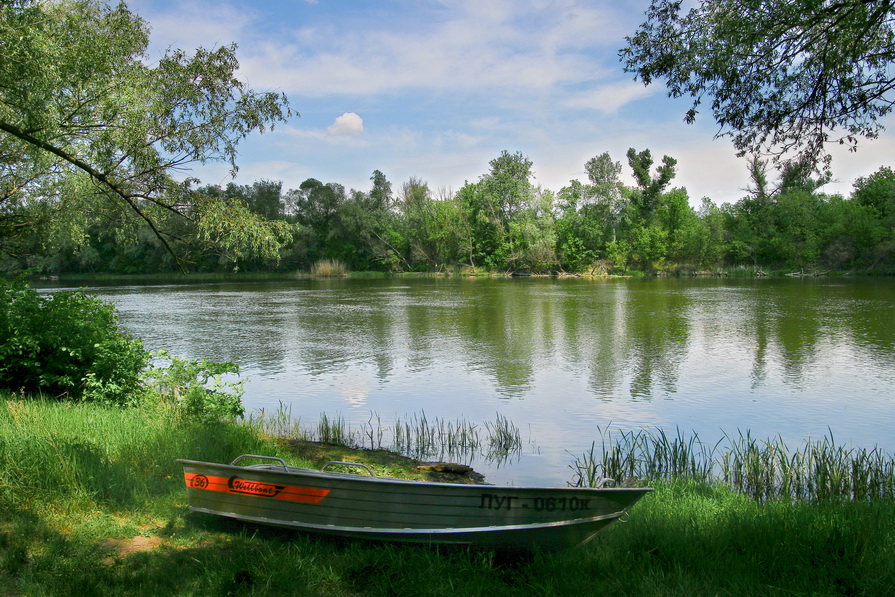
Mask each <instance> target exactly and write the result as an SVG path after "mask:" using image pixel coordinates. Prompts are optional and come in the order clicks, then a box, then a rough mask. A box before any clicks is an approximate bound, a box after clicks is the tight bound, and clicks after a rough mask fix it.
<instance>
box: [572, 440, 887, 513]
mask: <svg viewBox="0 0 895 597" xmlns="http://www.w3.org/2000/svg"><path fill="white" fill-rule="evenodd" d="M599 431H600V436H601V443H600V448H599V449H598V448H597V444H596V442H594V443H593V444H591V448H590V450H588V451H587V452H585V453H584V454H582V455H581V456H578V457H576V458H575V460H574V462H573V463H572V464H571V465H570V466H571V468H572V470H573V473H574V476H573V479H572V481H571V483H570V484H572V485H575V486H580V487H596V486H599V485H600V484H601V483H603V482H604V480H605V479H607V478H611V479H613V480H615V481H620V480H626V479H630V478H637V479H642V480H645V481H648V482H656V481H661V480H669V479H678V478H680V479H692V480H695V481H698V482H706V483H721V484H724V485H726V486H727V487H729V488H730V489H732V490H734V491H736V492H738V493H742V494H745V495H748V496H750V497H752V498H753V499H755V500H758V501H768V500H772V499H794V500H808V501H811V502H824V501H834V500H852V501H864V502H869V501H878V500H883V499H888V500H891V499H893V498H895V458H893V457H892V456H891V455H889V454H887V453H886V452H885V451H883V450H882V449H880V448H879V447H874V448H872V449H869V450H868V449H866V448H852V447H844V446H841V445H836V443H835V441H834V438H833V436H832V433H831V434H830V435H829V436H826V437H824V438H823V439H821V440H818V441H806V442H805V443H804V445H803V446H802V447H801V448H800V449H798V450H791V449H790V448H789V447H788V446H787V445H786V443H785V442H784V441H783V439H782V438H781V437H779V436H778V437H777V438H772V439H766V440H757V439H755V438H753V437H752V435H751V434H750V433H749V432H746V433H745V434H743V433H742V432H740V433H739V434H738V435H737V436H736V437H731V436H728V435H725V436H724V438H722V440H719V441H718V442H717V443H715V444H714V445H709V444H705V443H703V442H702V441H701V440H700V439H699V437H698V436H697V435H696V434H693V435H691V436H689V437H688V436H684V435H683V434H682V433H681V431H680V430H679V429H678V430H676V433H675V435H668V434H666V432H665V431H664V430H661V429H658V430H656V431H655V432H651V431H648V430H639V431H636V432H635V431H621V432H620V433H619V434H618V435H617V436H615V437H614V436H613V435H612V433H611V431H609V430H608V429H607V430H605V431H604V430H602V429H600V430H599Z"/></svg>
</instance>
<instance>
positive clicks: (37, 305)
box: [0, 279, 150, 404]
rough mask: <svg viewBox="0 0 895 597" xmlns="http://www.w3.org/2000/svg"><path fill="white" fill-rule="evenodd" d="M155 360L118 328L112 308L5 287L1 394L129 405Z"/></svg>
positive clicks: (16, 285) (83, 298)
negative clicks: (142, 377) (10, 393)
mask: <svg viewBox="0 0 895 597" xmlns="http://www.w3.org/2000/svg"><path fill="white" fill-rule="evenodd" d="M149 357H150V355H149V353H148V352H147V351H146V350H145V349H144V348H143V343H142V342H141V341H140V340H139V339H134V338H131V337H130V336H129V335H127V334H125V333H123V332H122V331H121V329H120V328H119V327H118V318H117V315H116V313H115V308H114V306H113V305H110V304H107V303H104V302H103V301H102V300H100V299H98V298H96V297H90V296H87V295H86V294H84V293H82V292H56V293H52V294H41V293H38V292H37V291H35V290H34V289H32V288H30V287H29V286H28V285H27V284H26V283H25V282H24V281H22V280H21V279H18V280H14V281H12V282H5V281H0V387H3V388H8V389H10V390H12V391H20V390H21V391H25V392H29V393H43V394H45V395H49V396H52V397H56V398H67V399H70V398H73V399H79V400H90V401H103V402H109V403H114V404H127V403H129V402H131V401H132V400H133V399H134V398H135V397H136V396H137V395H138V394H139V392H140V388H141V372H142V370H143V369H144V368H145V367H146V365H147V364H148V363H149Z"/></svg>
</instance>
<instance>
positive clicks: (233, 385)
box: [142, 350, 245, 421]
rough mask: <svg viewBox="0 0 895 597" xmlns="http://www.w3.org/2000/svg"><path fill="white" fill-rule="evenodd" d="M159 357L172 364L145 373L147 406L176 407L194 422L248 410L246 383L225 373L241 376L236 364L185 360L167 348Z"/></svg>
mask: <svg viewBox="0 0 895 597" xmlns="http://www.w3.org/2000/svg"><path fill="white" fill-rule="evenodd" d="M155 357H156V358H157V359H160V360H164V361H167V362H168V364H167V366H165V367H159V366H152V367H149V368H148V369H147V370H146V371H145V372H144V382H145V392H144V401H143V404H142V405H143V406H144V407H145V408H153V407H158V408H161V409H163V410H173V411H174V412H175V414H176V415H178V416H180V417H182V418H184V419H189V420H192V421H211V420H218V419H228V420H232V419H236V418H237V417H241V416H242V415H243V413H244V412H245V409H244V408H243V406H242V394H243V382H242V381H241V380H240V381H226V380H225V379H224V376H225V375H233V376H238V375H239V366H238V365H236V364H235V363H229V362H225V363H219V362H216V361H210V360H208V359H202V360H189V359H183V358H180V357H174V356H171V355H169V354H168V352H167V351H165V350H161V351H159V352H158V353H156V354H155Z"/></svg>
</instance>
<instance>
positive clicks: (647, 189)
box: [627, 147, 677, 224]
mask: <svg viewBox="0 0 895 597" xmlns="http://www.w3.org/2000/svg"><path fill="white" fill-rule="evenodd" d="M627 156H628V165H630V166H631V170H632V171H633V172H634V180H636V181H637V186H638V187H639V188H640V193H639V194H637V195H634V196H633V197H632V200H633V202H634V204H635V207H637V209H638V210H639V211H640V217H641V219H642V220H643V222H644V223H645V224H648V223H649V220H650V219H651V218H652V216H653V212H655V211H656V208H657V207H658V206H659V196H660V195H661V194H662V191H664V190H665V187H667V186H668V183H670V182H671V180H672V179H673V178H674V176H675V174H677V173H676V172H675V166H677V160H676V159H674V158H672V157H669V156H667V155H666V156H662V165H661V166H658V167H656V175H655V176H653V175H652V174H650V168H652V166H653V156H652V154H651V153H650V150H649V149H644V150H643V151H641V152H639V153H638V152H637V151H635V150H634V148H633V147H631V148H630V149H628V154H627Z"/></svg>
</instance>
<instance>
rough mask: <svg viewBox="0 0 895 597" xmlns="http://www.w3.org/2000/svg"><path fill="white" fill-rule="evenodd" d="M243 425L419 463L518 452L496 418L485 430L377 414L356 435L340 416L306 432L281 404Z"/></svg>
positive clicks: (514, 431)
mask: <svg viewBox="0 0 895 597" xmlns="http://www.w3.org/2000/svg"><path fill="white" fill-rule="evenodd" d="M246 423H247V424H248V425H249V426H250V427H253V428H255V429H258V430H259V431H260V432H261V433H263V434H265V435H269V436H273V437H282V438H298V439H303V440H309V441H320V442H325V443H331V444H340V445H344V446H347V447H351V448H369V449H371V450H380V449H386V450H390V451H392V452H397V453H400V454H403V455H405V456H409V457H411V458H415V459H418V460H456V461H459V462H462V463H464V464H469V463H471V462H473V461H474V460H475V459H476V458H477V457H482V458H484V459H485V460H486V461H488V462H505V461H507V460H508V459H510V458H513V457H518V456H519V454H520V453H521V451H522V436H521V433H520V432H519V429H518V428H517V427H516V426H515V425H513V423H512V422H511V421H509V420H508V419H507V418H506V417H504V416H502V415H500V414H499V413H498V414H497V417H496V419H495V420H494V421H493V422H490V421H489V422H486V423H485V424H484V429H483V428H482V427H480V426H477V425H476V424H474V423H472V422H470V421H467V420H466V419H463V418H459V419H457V420H454V421H451V420H447V419H441V418H436V419H435V420H430V419H429V418H428V417H427V416H426V413H425V412H420V413H417V414H413V415H410V416H406V417H404V418H401V417H395V421H394V424H393V425H388V424H385V423H383V421H382V418H381V417H380V415H379V414H377V413H373V412H371V413H370V417H369V418H368V420H367V421H366V422H365V423H364V424H363V425H361V426H360V428H354V429H352V428H351V425H350V424H349V423H348V422H347V421H346V420H345V419H344V418H343V417H342V416H341V415H337V416H336V417H334V418H333V417H330V416H329V415H327V414H326V413H321V415H320V420H319V421H318V423H317V424H316V425H315V426H313V427H312V428H308V427H304V426H301V425H300V422H295V421H294V420H293V419H292V414H291V410H290V409H288V408H287V407H286V406H285V405H283V404H282V403H281V404H280V408H279V410H278V411H277V412H275V413H272V414H269V413H266V412H264V411H263V410H261V411H259V412H257V413H253V414H252V415H251V416H250V417H249V418H248V419H247V420H246Z"/></svg>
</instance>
